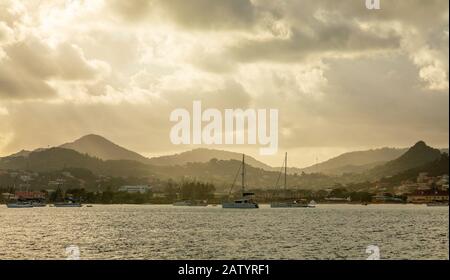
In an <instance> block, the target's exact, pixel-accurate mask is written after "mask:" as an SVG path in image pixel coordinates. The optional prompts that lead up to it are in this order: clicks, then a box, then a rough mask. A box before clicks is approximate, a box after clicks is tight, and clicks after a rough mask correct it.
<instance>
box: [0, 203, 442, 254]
mask: <svg viewBox="0 0 450 280" xmlns="http://www.w3.org/2000/svg"><path fill="white" fill-rule="evenodd" d="M0 221H1V222H0V259H65V258H66V257H67V256H66V253H65V248H66V247H67V246H69V245H77V246H79V248H80V258H81V259H366V258H367V257H368V254H366V252H365V250H366V248H367V246H369V245H376V246H378V247H379V248H380V255H381V259H448V258H449V255H448V247H449V243H448V242H449V236H448V230H449V212H448V207H426V206H422V205H369V206H360V205H318V207H317V208H315V209H271V208H269V206H268V205H262V207H261V209H256V210H238V209H222V208H221V207H220V206H217V207H212V206H208V207H173V206H168V205H166V206H163V205H139V206H138V205H94V207H92V208H85V207H83V208H76V209H75V208H50V207H46V208H32V209H7V208H6V207H4V206H0Z"/></svg>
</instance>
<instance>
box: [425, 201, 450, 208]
mask: <svg viewBox="0 0 450 280" xmlns="http://www.w3.org/2000/svg"><path fill="white" fill-rule="evenodd" d="M427 206H428V207H448V202H429V203H427Z"/></svg>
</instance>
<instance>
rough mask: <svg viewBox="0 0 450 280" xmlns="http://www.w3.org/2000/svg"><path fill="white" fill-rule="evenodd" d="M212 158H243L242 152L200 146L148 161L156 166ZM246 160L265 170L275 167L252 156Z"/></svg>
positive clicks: (198, 161) (199, 161) (239, 159)
mask: <svg viewBox="0 0 450 280" xmlns="http://www.w3.org/2000/svg"><path fill="white" fill-rule="evenodd" d="M212 159H217V160H237V161H241V160H242V154H241V153H234V152H228V151H223V150H215V149H206V148H198V149H194V150H191V151H187V152H183V153H179V154H174V155H168V156H160V157H153V158H150V159H149V160H148V161H147V163H149V164H151V165H155V166H169V165H171V166H175V165H185V164H187V163H194V162H197V163H205V162H209V161H210V160H212ZM245 162H246V163H247V164H248V165H251V166H253V167H255V168H261V169H264V170H268V171H272V170H274V168H273V167H271V166H269V165H267V164H265V163H263V162H260V161H258V160H256V159H255V158H253V157H251V156H246V157H245Z"/></svg>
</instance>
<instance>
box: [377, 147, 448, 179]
mask: <svg viewBox="0 0 450 280" xmlns="http://www.w3.org/2000/svg"><path fill="white" fill-rule="evenodd" d="M422 172H426V173H428V175H429V176H440V175H443V174H447V175H448V173H449V158H448V154H447V153H442V154H441V156H440V158H439V159H437V160H435V161H432V162H429V163H426V164H424V165H422V166H419V167H416V168H412V169H408V170H405V171H402V172H400V173H398V174H395V175H394V176H391V177H385V178H382V179H381V182H384V183H390V184H392V185H399V184H401V182H402V181H405V180H410V181H415V180H416V179H417V176H419V174H420V173H422Z"/></svg>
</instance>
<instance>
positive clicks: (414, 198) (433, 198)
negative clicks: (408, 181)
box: [407, 190, 448, 204]
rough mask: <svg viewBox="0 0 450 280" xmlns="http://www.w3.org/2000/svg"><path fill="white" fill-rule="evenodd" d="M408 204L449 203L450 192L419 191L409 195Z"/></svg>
mask: <svg viewBox="0 0 450 280" xmlns="http://www.w3.org/2000/svg"><path fill="white" fill-rule="evenodd" d="M407 202H408V203H416V204H423V203H430V202H448V190H447V191H442V190H417V191H416V192H414V193H411V194H408V198H407Z"/></svg>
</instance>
